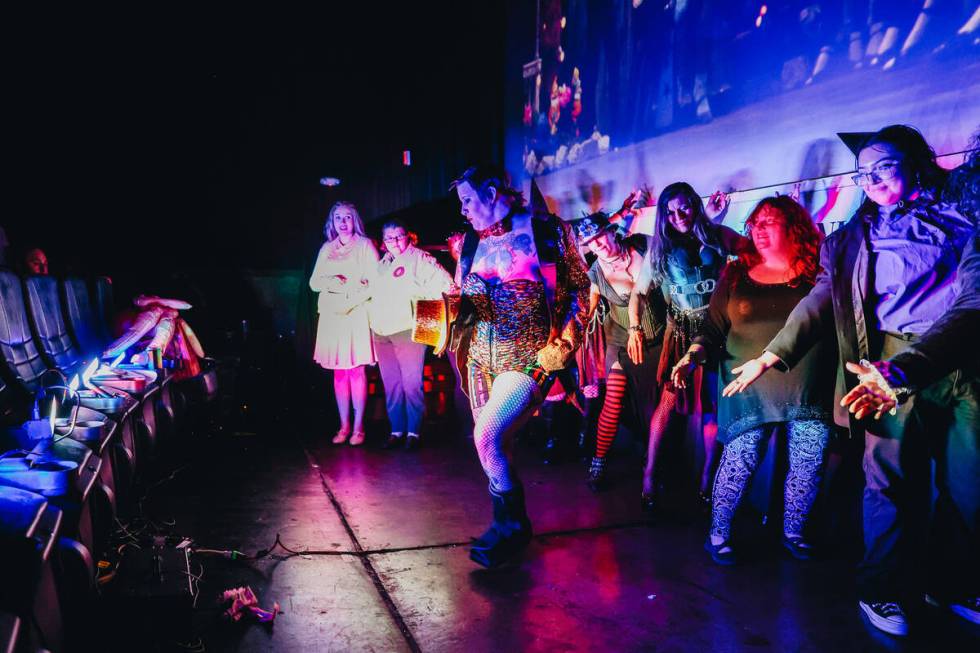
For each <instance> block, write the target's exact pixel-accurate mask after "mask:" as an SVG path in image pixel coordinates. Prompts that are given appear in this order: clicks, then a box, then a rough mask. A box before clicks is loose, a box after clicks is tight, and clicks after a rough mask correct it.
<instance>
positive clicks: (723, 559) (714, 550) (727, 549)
mask: <svg viewBox="0 0 980 653" xmlns="http://www.w3.org/2000/svg"><path fill="white" fill-rule="evenodd" d="M704 550H705V551H707V552H708V553H709V554H711V559H712V560H714V561H715V563H716V564H719V565H723V566H726V567H727V566H730V565H734V564H735V562H736V558H735V549H733V548H732V545H731V542H729V541H728V540H725V541H724V542H722V543H721V544H712V543H711V538H710V537H709V538H708V539H706V540H705V541H704Z"/></svg>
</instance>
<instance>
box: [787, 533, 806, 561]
mask: <svg viewBox="0 0 980 653" xmlns="http://www.w3.org/2000/svg"><path fill="white" fill-rule="evenodd" d="M783 547H784V548H785V549H786V550H787V551H789V554H790V555H791V556H793V557H794V558H796V559H797V560H811V559H813V546H812V545H811V544H810V543H809V542H807V541H806V540H804V539H803V538H802V537H801V536H799V535H783Z"/></svg>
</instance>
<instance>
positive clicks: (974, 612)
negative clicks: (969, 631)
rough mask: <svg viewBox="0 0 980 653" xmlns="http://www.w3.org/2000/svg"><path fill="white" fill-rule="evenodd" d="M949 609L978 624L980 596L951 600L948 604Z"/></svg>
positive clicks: (979, 619)
mask: <svg viewBox="0 0 980 653" xmlns="http://www.w3.org/2000/svg"><path fill="white" fill-rule="evenodd" d="M949 609H950V610H952V611H953V614H955V615H958V616H960V617H963V618H964V619H966V620H967V621H969V622H971V623H975V624H980V596H971V597H970V598H968V599H962V600H958V601H953V602H952V603H950V604H949Z"/></svg>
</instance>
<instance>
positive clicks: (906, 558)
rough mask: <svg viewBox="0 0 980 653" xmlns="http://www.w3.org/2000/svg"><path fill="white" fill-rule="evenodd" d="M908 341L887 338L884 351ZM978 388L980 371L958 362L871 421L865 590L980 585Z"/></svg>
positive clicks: (979, 588)
mask: <svg viewBox="0 0 980 653" xmlns="http://www.w3.org/2000/svg"><path fill="white" fill-rule="evenodd" d="M902 347H904V343H903V342H901V341H894V340H893V339H891V338H886V342H885V351H884V352H883V355H882V358H886V357H888V356H890V355H892V354H893V353H895V351H897V350H898V349H901V348H902ZM978 397H980V380H978V378H977V375H976V374H975V373H969V372H966V371H963V370H957V371H955V372H953V373H952V374H950V375H949V376H947V377H945V378H943V379H941V380H940V381H937V382H936V383H934V384H933V385H931V386H929V387H928V388H925V389H924V390H923V391H922V392H920V393H919V394H918V395H917V396H915V397H913V398H912V399H911V400H910V401H909V402H907V403H906V404H904V405H903V406H901V407H900V408H899V411H898V414H897V415H895V416H885V417H883V418H882V419H881V421H880V422H874V421H871V422H870V423H869V424H868V431H867V433H866V435H865V448H864V461H863V466H864V475H865V489H864V559H863V560H862V561H861V564H860V566H859V568H858V591H859V594H860V597H861V599H862V600H866V601H869V600H870V601H875V600H890V601H893V600H902V599H915V598H919V599H921V597H922V592H923V591H928V592H929V593H930V594H936V595H939V596H940V597H943V598H957V597H964V596H978V595H980V574H978V565H977V559H978V558H980V539H978V506H980V408H978Z"/></svg>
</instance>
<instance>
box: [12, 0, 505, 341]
mask: <svg viewBox="0 0 980 653" xmlns="http://www.w3.org/2000/svg"><path fill="white" fill-rule="evenodd" d="M327 4H328V6H327V8H325V9H322V10H318V11H317V12H316V13H311V14H305V15H288V16H287V15H282V14H274V13H270V12H269V11H268V10H251V11H250V10H245V9H243V8H242V7H243V5H239V6H237V7H235V8H233V9H229V10H217V9H208V10H204V9H200V8H197V9H187V10H180V11H177V10H172V9H169V8H168V9H159V10H140V12H139V13H135V12H129V13H119V12H118V11H112V12H109V11H108V10H106V12H105V13H98V10H93V9H89V8H86V9H83V10H76V11H75V12H74V13H70V14H69V13H54V12H51V11H47V10H45V11H43V13H42V12H39V13H38V14H35V15H29V14H22V15H14V16H11V20H10V21H8V23H7V26H8V35H7V37H8V38H7V40H6V46H5V49H6V50H7V51H8V53H9V55H10V56H9V57H8V62H10V63H11V64H12V65H11V66H10V67H9V71H10V74H9V76H8V78H7V80H6V81H7V83H6V85H5V86H6V93H5V97H6V102H5V105H6V108H7V110H8V111H9V112H10V116H11V117H10V118H8V120H9V123H8V130H6V132H7V136H8V142H7V146H8V147H7V148H6V149H7V153H8V155H9V160H10V161H12V162H13V163H14V173H13V177H12V178H10V177H8V180H7V181H8V184H5V186H6V187H7V193H6V199H7V202H6V204H7V210H6V211H5V212H4V215H3V217H0V226H3V227H4V228H5V230H6V232H7V235H8V238H9V240H10V242H11V244H12V248H11V252H10V253H11V255H13V256H18V255H19V254H20V253H21V252H22V251H23V250H24V249H26V248H27V247H30V246H40V247H42V248H43V249H45V250H46V251H47V253H48V256H49V260H50V262H51V269H52V272H53V273H54V274H58V275H62V274H68V273H71V274H107V275H109V276H110V277H111V278H112V279H113V281H114V287H115V290H116V297H117V303H118V304H120V305H126V304H127V303H128V300H129V298H130V297H132V296H133V295H135V294H137V293H140V292H149V293H160V294H166V295H170V296H178V297H183V298H186V299H188V300H189V301H191V302H193V303H194V304H195V308H194V310H193V311H192V312H191V313H190V315H189V318H190V319H191V322H192V324H194V326H195V327H196V328H197V329H198V331H199V332H201V335H202V339H203V340H204V344H205V346H206V347H207V346H210V349H211V350H215V349H216V348H217V349H222V348H225V345H226V344H227V345H229V347H228V348H229V349H233V348H234V347H233V346H232V345H234V344H235V343H236V342H238V341H240V339H241V337H242V321H243V320H245V321H247V323H248V325H249V326H250V330H251V334H252V336H253V337H258V336H257V334H264V335H261V337H267V338H286V339H288V340H295V350H296V352H297V357H298V358H300V359H307V358H309V356H308V353H309V351H308V350H310V351H311V349H310V347H311V346H312V345H311V343H310V342H309V340H310V336H311V334H310V331H311V329H312V325H313V324H315V322H314V320H315V308H313V307H314V306H315V304H314V303H313V297H312V294H311V293H310V292H309V291H308V289H307V288H306V275H307V274H308V270H309V269H310V268H311V266H312V263H313V259H314V257H315V254H316V252H317V250H318V248H319V246H320V244H321V243H322V225H323V220H324V217H325V215H326V213H327V211H328V209H329V207H330V206H331V205H332V204H333V203H334V202H335V201H337V200H338V199H349V200H352V201H354V202H355V203H356V204H357V205H358V206H359V207H360V208H361V212H362V215H363V216H364V218H365V219H366V220H369V221H371V220H377V219H378V218H380V217H382V216H385V215H390V214H392V213H396V212H402V213H403V215H405V217H407V218H409V219H410V220H411V221H412V224H413V227H415V228H416V229H417V230H418V231H419V233H421V234H422V235H423V239H424V240H425V241H426V242H440V241H441V240H442V239H443V238H444V237H445V235H446V234H447V233H448V232H449V231H450V230H452V229H454V228H456V226H457V225H458V224H460V216H459V215H458V210H457V209H458V207H457V206H456V204H455V200H454V199H452V198H450V197H449V196H448V195H447V192H446V191H447V186H448V184H449V182H450V181H451V180H452V179H453V178H454V177H455V176H456V175H457V174H458V173H459V172H460V171H461V170H462V169H464V168H465V167H466V166H467V165H468V164H470V163H471V162H475V161H480V160H501V159H502V156H503V152H502V150H503V122H502V121H503V110H502V109H503V102H504V100H503V91H502V89H503V87H504V73H505V71H504V63H503V61H504V57H503V50H504V26H505V25H506V21H507V12H506V7H505V3H504V2H481V3H453V2H443V1H437V2H421V3H343V4H344V6H340V5H341V3H327ZM403 150H411V158H412V165H411V166H410V167H405V166H403V165H402V151H403ZM325 176H333V177H338V178H340V179H341V185H340V186H339V187H336V188H326V187H324V186H321V185H320V184H319V179H320V178H321V177H325ZM377 227H378V225H377V224H375V225H374V231H376V230H377ZM288 344H289V345H290V346H292V343H288Z"/></svg>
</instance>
